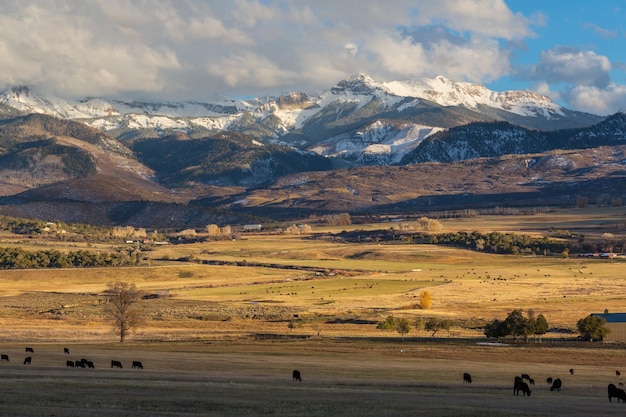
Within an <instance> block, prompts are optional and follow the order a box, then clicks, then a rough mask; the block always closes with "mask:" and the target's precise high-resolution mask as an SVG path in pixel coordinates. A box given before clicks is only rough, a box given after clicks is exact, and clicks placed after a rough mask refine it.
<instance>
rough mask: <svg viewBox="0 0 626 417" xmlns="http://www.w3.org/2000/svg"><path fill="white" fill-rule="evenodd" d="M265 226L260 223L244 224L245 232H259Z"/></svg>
mask: <svg viewBox="0 0 626 417" xmlns="http://www.w3.org/2000/svg"><path fill="white" fill-rule="evenodd" d="M262 228H263V226H262V225H260V224H246V225H244V226H243V231H244V232H257V231H260V230H261V229H262Z"/></svg>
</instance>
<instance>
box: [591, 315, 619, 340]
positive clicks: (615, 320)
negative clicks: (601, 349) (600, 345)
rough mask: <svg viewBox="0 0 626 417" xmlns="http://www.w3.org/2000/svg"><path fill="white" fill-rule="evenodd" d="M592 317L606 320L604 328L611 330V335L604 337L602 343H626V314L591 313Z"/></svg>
mask: <svg viewBox="0 0 626 417" xmlns="http://www.w3.org/2000/svg"><path fill="white" fill-rule="evenodd" d="M592 316H597V317H602V318H603V319H604V320H606V327H608V328H609V329H611V333H609V334H608V335H607V336H605V337H604V338H603V339H602V341H603V342H626V313H609V311H608V310H604V313H593V314H592Z"/></svg>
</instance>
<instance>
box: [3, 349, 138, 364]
mask: <svg viewBox="0 0 626 417" xmlns="http://www.w3.org/2000/svg"><path fill="white" fill-rule="evenodd" d="M26 353H35V350H34V349H33V348H32V347H27V348H26ZM63 353H64V354H65V355H69V354H70V350H69V349H68V348H63ZM32 361H33V357H32V356H26V357H25V358H24V365H30V364H31V363H32ZM0 362H9V355H7V354H5V353H2V354H0ZM65 366H66V367H67V368H92V369H93V368H95V365H94V363H93V361H90V360H88V359H85V358H81V359H80V360H66V361H65ZM131 367H132V368H133V369H143V364H142V363H141V362H140V361H132V366H131ZM111 368H123V366H122V362H120V361H117V360H112V361H111Z"/></svg>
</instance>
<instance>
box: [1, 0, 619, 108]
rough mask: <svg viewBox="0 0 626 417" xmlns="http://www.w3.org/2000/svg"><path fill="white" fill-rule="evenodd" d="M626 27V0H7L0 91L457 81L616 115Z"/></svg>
mask: <svg viewBox="0 0 626 417" xmlns="http://www.w3.org/2000/svg"><path fill="white" fill-rule="evenodd" d="M624 22H626V0H600V1H595V2H590V1H583V0H569V1H567V2H561V1H556V0H544V1H536V0H508V1H507V0H392V1H380V0H311V1H305V0H81V1H74V0H30V1H23V0H0V68H2V71H0V88H7V87H10V86H13V85H16V84H20V85H27V86H29V87H31V88H32V89H33V90H35V91H39V92H41V93H46V94H54V95H57V96H60V97H64V98H81V97H86V96H102V97H107V98H113V97H125V98H136V99H154V100H164V99H167V100H185V99H193V100H202V99H208V98H210V97H211V96H212V95H214V94H223V95H226V96H229V97H244V96H245V97H249V96H261V95H277V94H282V93H286V92H290V91H302V92H305V93H309V94H316V93H319V92H321V91H324V90H327V89H329V88H330V87H332V86H333V85H334V84H336V83H337V82H338V81H340V80H342V79H345V78H348V77H350V76H351V75H354V74H357V73H366V74H368V75H370V76H371V77H372V78H374V79H376V80H378V81H392V80H407V79H412V78H423V77H435V76H438V75H443V76H446V77H448V78H450V79H452V80H455V81H468V82H476V83H482V84H484V85H486V86H487V87H488V88H491V89H493V90H495V91H504V90H512V89H519V90H530V91H535V92H539V93H542V94H545V95H548V96H549V97H551V98H552V99H553V100H554V101H556V102H557V103H559V104H561V105H563V106H565V107H568V108H570V109H573V110H580V111H586V112H590V113H595V114H601V115H607V114H612V113H614V112H616V111H618V110H620V109H623V108H626V56H625V53H626V52H625V51H626V48H624V44H625V41H626V27H625V26H626V23H624Z"/></svg>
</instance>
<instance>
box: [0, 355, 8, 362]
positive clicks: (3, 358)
mask: <svg viewBox="0 0 626 417" xmlns="http://www.w3.org/2000/svg"><path fill="white" fill-rule="evenodd" d="M8 361H9V355H5V354H4V353H3V354H1V355H0V362H8Z"/></svg>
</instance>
